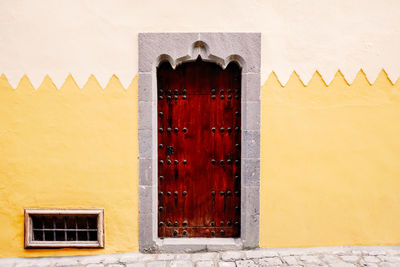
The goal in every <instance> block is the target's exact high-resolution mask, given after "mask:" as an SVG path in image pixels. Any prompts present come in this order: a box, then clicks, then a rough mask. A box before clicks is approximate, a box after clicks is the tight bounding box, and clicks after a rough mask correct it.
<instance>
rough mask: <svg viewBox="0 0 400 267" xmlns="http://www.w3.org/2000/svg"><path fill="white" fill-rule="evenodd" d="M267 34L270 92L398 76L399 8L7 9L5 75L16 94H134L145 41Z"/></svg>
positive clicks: (4, 3) (350, 3) (37, 4)
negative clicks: (94, 83) (67, 84)
mask: <svg viewBox="0 0 400 267" xmlns="http://www.w3.org/2000/svg"><path fill="white" fill-rule="evenodd" d="M191 31H212V32H225V31H226V32H238V31H251V32H254V31H257V32H261V33H262V82H264V81H265V79H266V78H267V76H268V75H269V74H270V72H271V71H272V70H274V71H275V72H276V73H277V75H278V77H279V79H280V80H281V82H283V83H285V82H286V81H287V79H288V77H289V75H290V73H291V72H292V71H293V70H296V71H297V72H298V73H299V75H300V77H301V78H302V79H303V81H304V82H305V83H308V81H309V79H310V78H311V76H312V74H313V72H314V71H315V70H316V69H318V70H319V71H320V73H321V74H322V76H323V77H324V79H325V80H326V81H327V82H329V81H330V80H331V79H332V78H333V75H334V73H335V72H336V71H337V69H338V68H340V69H341V70H342V72H343V73H344V75H345V77H346V78H347V79H348V80H349V81H350V82H351V81H352V80H353V79H354V76H355V75H356V73H357V72H358V70H359V69H360V68H363V69H364V71H365V72H366V74H367V77H368V79H369V80H370V81H372V82H373V81H374V80H375V78H376V76H377V74H378V72H379V71H380V70H381V68H385V70H386V71H387V72H388V74H389V76H390V77H391V79H392V81H395V80H397V78H398V77H399V74H400V1H399V0H367V1H365V0H364V1H361V0H329V1H328V0H303V1H300V0H246V1H244V0H231V1H227V0H201V1H190V0H182V1H180V0H161V1H153V0H142V1H139V0H136V1H129V0H108V1H106V0H86V1H82V0H80V1H78V0H36V1H30V0H1V1H0V73H5V74H6V75H7V77H8V78H9V80H10V82H11V83H12V85H13V86H16V85H17V84H18V81H19V79H20V78H21V76H22V75H23V74H24V73H26V74H28V76H29V78H30V79H31V80H32V82H33V84H34V86H38V85H39V84H40V83H41V81H42V79H43V76H44V75H45V74H49V75H50V77H51V78H53V80H54V81H55V83H56V84H57V85H58V86H60V85H61V84H62V83H63V81H64V79H65V77H66V76H67V74H68V73H72V74H73V76H74V78H75V79H76V80H77V82H78V84H79V85H80V86H82V85H83V84H84V83H85V82H86V80H87V78H88V76H89V75H90V74H91V73H93V74H94V75H95V76H96V77H97V78H98V79H99V81H100V83H101V84H102V85H103V86H104V85H105V84H106V83H107V81H108V79H109V78H110V76H111V75H112V74H117V76H118V77H119V78H120V79H121V81H122V82H123V84H124V85H128V84H129V83H130V82H131V80H132V78H133V77H134V76H135V75H136V74H137V68H138V63H137V61H138V56H137V54H138V51H137V49H138V46H137V34H138V32H191Z"/></svg>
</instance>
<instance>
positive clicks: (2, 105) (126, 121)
mask: <svg viewBox="0 0 400 267" xmlns="http://www.w3.org/2000/svg"><path fill="white" fill-rule="evenodd" d="M137 110H138V97H137V78H135V79H134V80H133V82H132V84H131V85H130V86H129V88H127V89H124V88H123V87H122V85H121V84H120V83H119V80H118V78H117V77H115V76H113V77H112V78H111V80H110V82H109V84H108V85H107V87H106V88H105V89H102V88H101V87H100V86H99V84H98V83H97V81H96V79H95V78H94V77H93V76H91V77H90V78H89V80H88V83H87V84H86V85H85V86H84V88H83V89H79V88H78V87H77V85H76V83H75V82H74V80H73V78H72V77H71V76H69V77H68V78H67V80H66V82H65V83H64V85H63V86H62V87H61V88H60V90H58V89H57V88H56V87H55V86H54V84H53V83H52V81H51V80H50V79H49V78H48V77H46V78H45V80H44V82H43V83H42V85H41V86H40V87H39V88H38V89H37V90H34V89H33V87H32V85H31V84H30V82H29V80H28V78H27V77H23V78H22V80H21V82H20V84H19V86H18V87H17V88H16V89H15V90H14V89H12V88H11V87H10V85H9V84H8V82H7V79H6V77H5V76H4V75H2V76H1V77H0V123H1V127H0V229H1V231H0V257H15V256H27V257H30V256H43V255H46V256H51V255H58V256H61V255H76V254H94V253H115V252H125V251H137V250H138V159H137V155H138V138H137V132H138V130H137V128H138V123H137ZM24 208H104V209H105V234H106V240H105V242H106V243H105V249H56V250H48V249H31V250H24V245H23V238H24V235H23V232H24V227H23V214H24Z"/></svg>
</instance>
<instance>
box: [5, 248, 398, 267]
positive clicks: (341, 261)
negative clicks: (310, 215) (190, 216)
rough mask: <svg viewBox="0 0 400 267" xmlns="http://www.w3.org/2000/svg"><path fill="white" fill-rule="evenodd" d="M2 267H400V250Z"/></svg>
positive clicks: (77, 260) (132, 257)
mask: <svg viewBox="0 0 400 267" xmlns="http://www.w3.org/2000/svg"><path fill="white" fill-rule="evenodd" d="M0 266H1V267H39V266H40V267H52V266H81V267H241V266H244V267H252V266H284V267H290V266H292V267H294V266H332V267H361V266H365V267H367V266H376V267H396V266H400V246H348V247H314V248H293V249H255V250H241V251H223V252H198V253H180V254H174V253H168V254H143V253H121V254H109V255H97V256H76V257H58V258H57V257H45V258H6V259H0Z"/></svg>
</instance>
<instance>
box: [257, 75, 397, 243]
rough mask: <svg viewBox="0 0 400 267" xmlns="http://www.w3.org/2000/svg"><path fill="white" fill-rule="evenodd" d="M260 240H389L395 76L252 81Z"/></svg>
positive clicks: (393, 238)
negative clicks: (257, 85)
mask: <svg viewBox="0 0 400 267" xmlns="http://www.w3.org/2000/svg"><path fill="white" fill-rule="evenodd" d="M261 91H262V101H261V107H262V111H261V189H260V190H261V193H260V199H261V209H260V221H261V225H260V232H261V233H260V235H261V236H260V246H261V247H297V246H301V247H303V246H332V245H356V244H363V245H371V244H399V243H400V229H399V227H398V221H399V219H400V218H399V215H400V178H399V177H400V165H399V162H400V139H399V136H400V124H399V123H398V120H399V118H400V83H399V82H398V83H397V84H395V85H392V84H391V83H390V81H389V80H388V78H387V76H386V74H385V73H384V72H381V73H380V75H379V76H378V79H377V80H376V82H375V83H374V84H372V85H370V84H369V83H368V81H367V80H366V78H365V75H364V74H363V73H361V72H360V73H359V74H358V75H357V77H356V79H355V81H354V83H352V84H351V85H348V84H347V83H346V82H345V80H344V79H343V76H342V74H341V73H337V74H336V76H335V78H334V80H333V81H332V83H331V84H329V86H326V85H325V84H324V83H323V81H322V80H321V78H320V76H319V74H318V73H315V74H314V76H313V79H312V80H311V82H310V84H309V85H308V86H304V85H303V84H302V83H301V81H300V80H299V79H298V77H297V75H296V74H293V75H292V76H291V78H290V80H289V82H288V83H287V84H286V86H285V87H282V86H281V85H280V84H279V82H278V81H277V79H276V76H275V75H274V74H271V75H270V77H269V79H268V81H267V82H266V83H265V84H264V86H263V87H262V90H261Z"/></svg>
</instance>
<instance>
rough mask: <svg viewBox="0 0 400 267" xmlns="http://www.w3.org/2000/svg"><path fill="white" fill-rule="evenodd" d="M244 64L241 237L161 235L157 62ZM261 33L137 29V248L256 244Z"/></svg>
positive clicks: (169, 249) (221, 247) (213, 247)
mask: <svg viewBox="0 0 400 267" xmlns="http://www.w3.org/2000/svg"><path fill="white" fill-rule="evenodd" d="M199 55H200V56H201V57H202V59H203V60H204V61H212V62H215V63H217V64H219V65H221V66H222V67H223V68H225V67H226V66H227V65H228V64H229V62H231V61H236V62H237V63H239V65H240V66H241V67H242V99H241V109H242V117H241V119H242V121H241V125H242V135H241V136H242V140H241V147H242V149H241V159H242V160H241V229H240V232H241V233H240V237H239V238H164V239H160V238H158V235H157V227H158V226H157V214H158V213H157V201H158V197H157V195H158V194H157V191H158V190H157V186H158V179H157V66H158V65H159V63H160V62H161V61H165V60H168V61H169V62H170V63H171V66H172V67H173V68H175V66H177V65H179V64H180V63H182V62H186V61H193V60H196V58H197V57H198V56H199ZM260 62H261V34H260V33H140V34H139V130H138V134H139V249H140V251H142V252H158V251H163V252H180V251H185V252H193V251H203V250H210V251H212V250H228V249H244V248H256V247H258V246H259V217H260V216H259V215H260V201H259V199H260V194H259V191H260V190H259V189H260Z"/></svg>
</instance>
